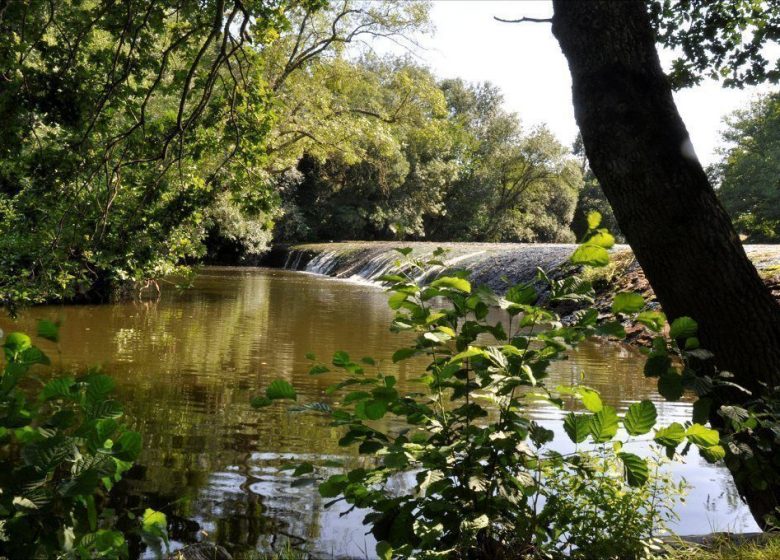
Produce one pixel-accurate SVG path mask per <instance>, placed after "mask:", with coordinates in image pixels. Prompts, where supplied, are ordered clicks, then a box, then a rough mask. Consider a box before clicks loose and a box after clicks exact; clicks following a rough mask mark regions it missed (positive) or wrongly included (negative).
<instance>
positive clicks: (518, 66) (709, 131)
mask: <svg viewBox="0 0 780 560" xmlns="http://www.w3.org/2000/svg"><path fill="white" fill-rule="evenodd" d="M551 14H552V5H551V3H550V2H549V0H519V1H502V2H496V1H485V0H471V1H467V0H435V1H434V2H433V9H432V12H431V17H432V20H433V24H434V26H435V27H436V30H435V32H434V33H433V35H432V36H428V37H424V38H423V39H422V40H421V44H422V46H423V49H420V50H418V51H417V56H418V57H419V59H420V62H422V63H424V64H426V65H428V66H429V67H430V68H431V69H432V70H433V71H434V73H435V74H436V75H437V76H438V77H439V78H456V77H460V78H463V79H465V80H467V81H470V82H482V81H490V82H492V83H493V84H495V85H497V86H498V87H499V88H500V89H501V90H502V92H503V94H504V98H505V106H506V108H507V109H508V110H510V111H513V112H515V113H517V114H518V115H519V116H520V119H521V121H522V122H523V123H524V125H525V126H534V125H537V124H541V123H546V124H547V126H548V127H549V128H550V129H551V130H552V131H553V132H554V133H555V135H556V136H557V137H558V139H559V140H560V141H561V142H563V143H564V144H567V145H571V144H572V142H573V141H574V138H575V137H576V135H577V125H576V123H575V121H574V112H573V109H572V104H571V79H570V77H569V70H568V67H567V65H566V59H565V58H564V56H563V54H562V53H561V50H560V48H559V47H558V43H557V41H556V40H555V38H554V37H553V35H552V32H551V30H550V24H549V23H521V24H507V23H500V22H497V21H495V20H494V19H493V16H499V17H504V18H510V19H516V18H519V17H523V16H530V17H550V15H551ZM661 58H662V60H666V61H670V60H671V55H670V53H663V52H662V53H661ZM768 90H769V88H768V87H767V86H764V87H760V88H746V89H743V90H730V89H725V88H722V87H721V86H720V85H719V84H718V83H717V82H714V81H709V82H706V83H703V84H702V85H700V86H696V87H693V88H689V89H686V90H683V91H681V92H677V93H676V94H675V100H676V102H677V107H678V109H679V110H680V113H681V115H682V117H683V120H684V121H685V123H686V126H687V127H688V132H689V133H690V135H691V141H692V142H693V145H694V148H695V150H696V153H697V155H698V156H699V159H700V160H701V161H702V163H704V164H705V165H707V164H709V163H712V162H714V161H717V159H718V155H717V153H716V149H717V147H718V146H719V145H720V144H721V142H720V130H722V128H723V122H722V121H723V117H724V116H726V115H728V114H730V113H731V112H733V111H734V110H735V109H739V108H741V107H743V106H745V105H747V103H749V101H750V100H751V99H753V98H755V97H756V96H757V95H758V94H759V93H761V92H765V91H768Z"/></svg>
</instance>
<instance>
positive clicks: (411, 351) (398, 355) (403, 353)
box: [393, 348, 417, 364]
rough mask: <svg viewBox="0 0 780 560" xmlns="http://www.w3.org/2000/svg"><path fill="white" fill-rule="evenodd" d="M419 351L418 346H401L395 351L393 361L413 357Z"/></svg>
mask: <svg viewBox="0 0 780 560" xmlns="http://www.w3.org/2000/svg"><path fill="white" fill-rule="evenodd" d="M416 353H417V348H399V349H398V350H396V351H395V352H393V363H394V364H395V363H397V362H400V361H401V360H405V359H407V358H411V357H412V356H414V355H415V354H416Z"/></svg>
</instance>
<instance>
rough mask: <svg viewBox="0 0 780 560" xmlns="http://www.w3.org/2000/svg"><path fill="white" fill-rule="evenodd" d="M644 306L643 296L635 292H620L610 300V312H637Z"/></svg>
mask: <svg viewBox="0 0 780 560" xmlns="http://www.w3.org/2000/svg"><path fill="white" fill-rule="evenodd" d="M644 306H645V298H643V297H642V296H641V295H639V294H637V293H636V292H620V293H619V294H615V298H614V299H613V300H612V313H616V314H617V313H626V314H628V313H637V312H638V311H641V309H642V308H643V307H644Z"/></svg>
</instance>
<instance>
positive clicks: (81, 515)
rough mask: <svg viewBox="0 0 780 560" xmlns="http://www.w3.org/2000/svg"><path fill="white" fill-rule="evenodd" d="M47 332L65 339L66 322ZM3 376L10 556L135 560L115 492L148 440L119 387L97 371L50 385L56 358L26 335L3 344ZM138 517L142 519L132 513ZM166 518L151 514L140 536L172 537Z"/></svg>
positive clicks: (1, 499) (3, 479)
mask: <svg viewBox="0 0 780 560" xmlns="http://www.w3.org/2000/svg"><path fill="white" fill-rule="evenodd" d="M38 334H39V336H41V337H43V338H47V339H49V340H53V341H56V340H57V338H58V326H57V325H56V324H54V323H51V322H49V321H41V322H40V324H39V327H38ZM3 353H4V356H5V367H4V369H3V371H2V376H0V490H1V491H0V556H7V557H9V558H59V557H68V558H125V557H127V555H128V549H127V542H126V540H125V536H124V535H123V534H122V533H121V532H120V531H118V530H116V529H115V526H116V522H117V519H118V517H119V515H120V512H117V511H114V510H112V509H110V508H107V507H106V502H107V494H108V491H110V490H111V488H112V486H113V485H114V484H115V483H116V482H117V481H118V480H120V478H121V477H122V474H123V473H124V472H125V471H127V470H128V469H129V468H130V467H131V466H132V463H133V461H134V460H135V459H136V458H137V457H138V454H139V453H140V451H141V436H140V434H139V433H137V432H134V431H131V430H128V429H127V428H126V427H125V426H123V425H122V424H121V423H120V421H119V420H120V418H121V416H122V406H121V405H120V404H119V402H118V401H116V400H115V399H113V398H112V397H111V393H112V391H113V389H114V381H113V380H112V379H111V378H110V377H108V376H106V375H103V374H101V373H99V372H97V371H89V372H87V373H86V374H85V375H83V376H80V377H72V376H56V377H53V378H51V379H50V380H49V381H47V382H44V381H42V380H41V379H40V378H39V377H38V376H37V375H36V374H34V373H33V372H32V370H33V368H34V367H36V366H48V365H49V364H50V361H49V358H48V357H47V356H46V355H45V354H44V353H43V352H42V351H41V350H40V349H39V348H37V347H36V346H34V345H33V344H32V340H31V339H30V337H29V336H28V335H26V334H24V333H19V332H14V333H10V334H9V335H8V336H6V337H5V342H4V344H3ZM130 515H131V516H132V514H130ZM165 526H166V524H165V516H164V515H163V514H162V513H160V512H155V511H153V510H147V511H146V512H145V513H144V514H143V516H142V517H141V518H140V527H138V532H139V533H140V535H141V537H142V538H144V539H145V540H147V541H149V542H150V543H151V544H154V543H155V542H157V541H159V540H161V539H162V540H167V535H166V533H165Z"/></svg>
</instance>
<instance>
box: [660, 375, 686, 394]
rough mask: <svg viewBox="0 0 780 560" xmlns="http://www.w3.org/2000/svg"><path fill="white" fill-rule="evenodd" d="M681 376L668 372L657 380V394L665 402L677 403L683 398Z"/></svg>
mask: <svg viewBox="0 0 780 560" xmlns="http://www.w3.org/2000/svg"><path fill="white" fill-rule="evenodd" d="M683 391H684V387H683V382H682V376H680V374H678V373H675V372H673V371H668V372H666V373H665V374H664V375H662V376H661V377H659V378H658V392H659V393H660V394H661V396H662V397H663V398H665V399H666V400H667V401H677V400H680V397H682V396H683Z"/></svg>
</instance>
